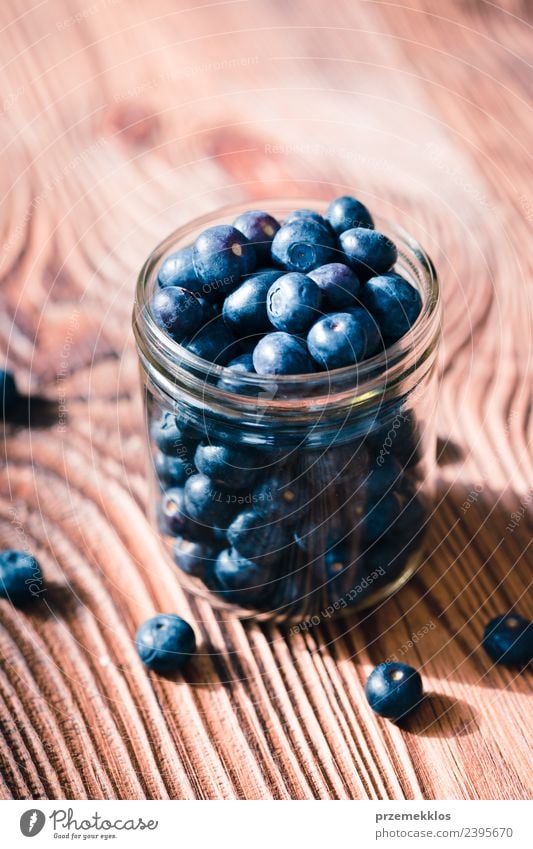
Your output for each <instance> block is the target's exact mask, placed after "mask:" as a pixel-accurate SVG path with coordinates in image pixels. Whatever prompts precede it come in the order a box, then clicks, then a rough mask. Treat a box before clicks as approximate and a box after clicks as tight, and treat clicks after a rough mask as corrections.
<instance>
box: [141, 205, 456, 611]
mask: <svg viewBox="0 0 533 849" xmlns="http://www.w3.org/2000/svg"><path fill="white" fill-rule="evenodd" d="M337 206H338V209H337ZM351 209H355V210H356V211H357V215H356V217H355V218H356V219H357V220H355V219H353V216H349V215H347V214H345V210H351ZM295 212H296V213H297V215H296V216H294V213H295ZM337 213H338V214H337ZM341 213H342V214H341ZM330 219H331V220H330ZM352 219H353V220H352ZM286 222H287V223H286ZM295 222H296V224H295ZM345 226H346V229H342V228H343V227H345ZM239 227H241V228H242V229H241V230H239ZM295 258H297V261H296V259H295ZM133 328H134V333H135V338H136V342H137V350H138V355H139V360H140V366H141V376H142V384H143V394H144V401H145V415H146V432H147V445H148V451H149V475H150V481H151V503H150V514H151V516H152V518H153V524H154V528H155V529H156V532H157V533H158V534H159V535H160V539H161V542H162V544H163V546H164V550H165V552H166V554H167V556H168V558H169V559H170V561H171V563H172V568H174V570H175V574H176V579H177V580H179V581H180V583H181V584H182V585H183V587H184V588H185V589H187V590H189V591H191V592H193V593H196V594H199V595H201V596H203V597H204V598H208V599H209V600H210V602H211V603H212V604H213V606H215V607H217V608H219V609H220V611H221V612H224V613H229V614H233V615H238V616H241V617H257V618H262V619H264V618H270V617H272V618H276V619H279V620H282V619H291V620H294V621H311V622H313V623H315V624H318V622H319V621H321V620H322V619H324V618H329V617H331V616H333V615H338V614H341V613H343V612H346V611H349V610H361V609H363V608H365V607H369V606H372V605H374V604H376V603H377V602H379V601H381V600H383V599H385V598H386V597H387V596H388V595H390V594H391V593H392V592H394V591H395V590H396V589H398V588H399V587H400V586H402V585H403V583H404V582H405V581H406V580H407V579H408V578H409V577H410V576H411V575H412V574H413V572H414V571H415V570H416V569H417V568H418V566H419V565H420V564H421V562H422V560H423V548H422V545H423V538H424V532H425V528H426V524H427V521H428V517H429V515H430V507H431V496H432V487H433V481H434V469H435V453H436V445H435V443H436V437H435V428H434V412H435V402H436V355H437V348H438V343H439V337H440V299H439V287H438V281H437V277H436V274H435V271H434V268H433V265H432V263H431V260H430V259H429V258H428V256H427V255H426V253H425V252H424V251H423V249H422V248H421V247H420V246H419V245H418V244H417V243H416V242H415V241H414V239H412V238H411V237H410V236H409V235H408V234H407V233H405V232H404V231H403V230H402V228H401V227H400V226H398V225H396V224H392V223H390V222H388V221H385V220H383V219H380V217H379V215H376V214H375V210H372V211H371V213H370V212H369V211H368V210H366V207H364V206H363V204H361V202H360V201H359V200H357V199H355V198H349V197H343V198H339V199H337V200H333V201H332V202H331V204H330V205H329V206H328V205H327V204H326V203H320V202H313V201H305V203H304V204H302V203H301V202H290V201H280V200H269V201H265V200H262V201H261V208H260V209H259V208H257V207H254V206H253V205H252V204H248V205H246V206H245V205H239V206H235V207H227V208H224V209H222V210H219V211H218V212H217V213H215V214H213V215H210V216H207V217H204V218H202V219H197V220H195V221H193V222H191V223H190V224H188V225H187V226H184V227H182V228H181V229H180V230H178V231H176V232H175V233H173V234H171V236H169V237H168V238H167V239H166V240H165V241H164V242H163V243H162V244H161V245H159V246H158V247H157V248H156V249H155V250H154V252H153V253H152V254H151V256H150V257H149V258H148V260H147V261H146V263H145V265H144V267H143V269H142V271H141V274H140V276H139V280H138V286H137V297H136V304H135V308H134V315H133Z"/></svg>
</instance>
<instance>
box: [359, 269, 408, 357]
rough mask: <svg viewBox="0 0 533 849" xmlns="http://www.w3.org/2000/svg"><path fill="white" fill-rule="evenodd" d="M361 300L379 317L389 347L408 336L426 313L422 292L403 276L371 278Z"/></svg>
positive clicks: (390, 275) (365, 285) (363, 290)
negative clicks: (409, 331)
mask: <svg viewBox="0 0 533 849" xmlns="http://www.w3.org/2000/svg"><path fill="white" fill-rule="evenodd" d="M360 299H361V302H362V303H363V304H364V305H365V306H366V308H367V309H368V310H370V312H371V313H372V314H373V315H374V316H375V317H376V320H377V322H378V324H379V326H380V328H381V332H382V334H383V338H384V339H385V341H386V343H387V344H389V345H390V344H392V342H396V340H397V339H400V338H401V337H402V336H403V335H404V334H405V333H407V331H408V330H409V329H410V328H411V327H412V326H413V324H414V323H415V321H416V319H417V318H418V316H419V314H420V310H421V309H422V298H421V297H420V292H419V291H418V290H417V289H415V288H414V286H411V284H410V283H408V282H407V280H405V278H404V277H401V276H400V275H399V274H384V275H383V276H381V277H371V278H370V280H367V282H366V283H365V284H364V286H363V288H362V290H361V295H360Z"/></svg>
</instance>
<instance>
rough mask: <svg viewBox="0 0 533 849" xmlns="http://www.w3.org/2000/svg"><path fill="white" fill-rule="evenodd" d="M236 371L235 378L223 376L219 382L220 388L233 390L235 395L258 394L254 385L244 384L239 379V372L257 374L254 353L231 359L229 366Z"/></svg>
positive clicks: (228, 390) (226, 390)
mask: <svg viewBox="0 0 533 849" xmlns="http://www.w3.org/2000/svg"><path fill="white" fill-rule="evenodd" d="M227 367H228V368H229V369H231V370H232V371H233V372H235V379H234V380H233V379H232V378H231V377H221V378H219V380H218V382H217V386H218V388H219V389H223V390H224V391H225V392H233V393H234V394H235V395H256V394H257V389H256V388H255V387H253V386H244V385H243V384H242V383H241V382H240V380H239V374H255V369H254V361H253V358H252V354H251V353H249V354H240V356H238V357H235V359H234V360H230V362H229V363H228V366H227Z"/></svg>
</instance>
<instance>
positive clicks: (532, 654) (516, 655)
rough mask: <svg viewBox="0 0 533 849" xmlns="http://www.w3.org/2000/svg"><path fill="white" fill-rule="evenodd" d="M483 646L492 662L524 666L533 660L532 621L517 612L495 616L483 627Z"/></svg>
mask: <svg viewBox="0 0 533 849" xmlns="http://www.w3.org/2000/svg"><path fill="white" fill-rule="evenodd" d="M483 648H484V649H485V651H486V652H487V654H488V656H489V657H490V659H491V660H492V661H493V662H494V663H500V664H502V665H503V666H519V667H523V666H526V665H527V664H528V663H531V661H532V660H533V622H531V621H530V620H529V619H525V618H524V617H523V616H519V615H518V614H517V613H505V614H503V615H502V616H496V618H495V619H491V621H490V622H489V623H488V625H487V626H486V628H485V633H484V636H483Z"/></svg>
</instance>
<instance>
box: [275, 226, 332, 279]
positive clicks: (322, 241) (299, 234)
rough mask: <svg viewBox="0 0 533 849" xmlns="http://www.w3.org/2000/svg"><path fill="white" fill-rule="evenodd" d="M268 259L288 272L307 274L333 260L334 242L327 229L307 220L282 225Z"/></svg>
mask: <svg viewBox="0 0 533 849" xmlns="http://www.w3.org/2000/svg"><path fill="white" fill-rule="evenodd" d="M272 258H273V259H274V261H275V262H276V263H277V264H278V265H281V266H282V267H283V268H286V269H287V270H288V271H302V272H304V273H305V272H306V271H310V270H311V269H312V268H317V267H318V266H319V265H325V264H326V263H327V262H333V260H334V259H335V240H334V237H333V234H332V233H331V231H330V230H329V228H328V227H326V226H325V225H323V224H321V223H320V222H318V221H314V220H313V219H311V218H297V219H295V220H294V219H293V220H292V221H289V223H285V224H283V225H282V227H281V228H280V229H279V230H278V232H277V233H276V235H275V236H274V241H273V242H272Z"/></svg>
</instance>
